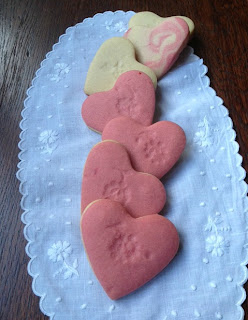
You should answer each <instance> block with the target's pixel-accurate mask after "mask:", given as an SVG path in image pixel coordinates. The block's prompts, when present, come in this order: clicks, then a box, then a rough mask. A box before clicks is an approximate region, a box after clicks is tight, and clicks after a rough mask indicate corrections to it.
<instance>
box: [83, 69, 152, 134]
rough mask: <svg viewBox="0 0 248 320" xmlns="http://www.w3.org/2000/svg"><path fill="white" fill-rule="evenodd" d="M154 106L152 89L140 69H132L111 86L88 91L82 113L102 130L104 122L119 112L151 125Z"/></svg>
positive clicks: (88, 120)
mask: <svg viewBox="0 0 248 320" xmlns="http://www.w3.org/2000/svg"><path fill="white" fill-rule="evenodd" d="M154 108H155V90H154V86H153V84H152V81H151V79H150V78H149V77H148V76H147V75H146V74H145V73H143V72H140V71H136V70H132V71H127V72H125V73H123V74H122V75H120V76H119V78H118V79H117V81H116V83H115V85H114V87H113V88H112V89H111V90H109V91H105V92H97V93H94V94H92V95H90V96H89V97H88V98H87V99H86V100H85V101H84V103H83V106H82V117H83V119H84V121H85V123H86V124H87V126H88V127H89V128H91V129H93V130H95V131H98V132H102V131H103V129H104V127H105V125H106V124H107V123H108V122H109V121H110V120H112V119H114V118H116V117H119V116H127V117H130V118H132V119H134V120H135V121H137V122H139V123H141V124H143V125H150V124H151V123H152V119H153V114H154Z"/></svg>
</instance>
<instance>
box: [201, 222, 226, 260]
mask: <svg viewBox="0 0 248 320" xmlns="http://www.w3.org/2000/svg"><path fill="white" fill-rule="evenodd" d="M222 223H223V221H222V220H221V218H220V217H214V218H213V217H211V216H209V217H208V222H207V224H206V225H205V227H204V231H206V232H209V233H210V235H209V236H208V237H207V238H206V246H205V248H206V251H207V252H208V253H211V255H212V256H213V257H221V256H223V255H224V253H225V251H227V250H228V247H229V246H230V243H229V241H228V240H226V239H225V237H224V236H223V234H221V232H225V231H230V227H225V226H224V227H223V226H222V227H218V226H219V225H220V224H222Z"/></svg>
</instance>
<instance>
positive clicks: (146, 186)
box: [81, 140, 166, 217]
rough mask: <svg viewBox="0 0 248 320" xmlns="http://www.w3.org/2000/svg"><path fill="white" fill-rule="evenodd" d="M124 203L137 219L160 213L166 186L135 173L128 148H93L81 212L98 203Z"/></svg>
mask: <svg viewBox="0 0 248 320" xmlns="http://www.w3.org/2000/svg"><path fill="white" fill-rule="evenodd" d="M97 199H111V200H115V201H118V202H120V203H121V204H122V205H123V206H124V207H125V208H126V209H127V210H128V212H130V214H131V215H132V216H133V217H140V216H142V215H149V214H154V213H159V212H160V211H161V210H162V208H163V206H164V204H165V201H166V193H165V190H164V186H163V184H162V183H161V181H159V180H158V179H157V178H156V177H154V176H152V175H150V174H146V173H140V172H137V171H135V170H134V169H133V168H132V165H131V162H130V159H129V155H128V153H127V151H126V149H125V148H124V147H123V146H122V145H121V144H120V143H118V142H115V141H108V140H106V141H103V142H101V143H98V144H97V145H95V147H93V148H92V149H91V151H90V153H89V155H88V158H87V160H86V163H85V167H84V173H83V182H82V196H81V211H83V210H84V209H85V208H86V206H87V205H88V204H89V203H91V202H92V201H94V200H97Z"/></svg>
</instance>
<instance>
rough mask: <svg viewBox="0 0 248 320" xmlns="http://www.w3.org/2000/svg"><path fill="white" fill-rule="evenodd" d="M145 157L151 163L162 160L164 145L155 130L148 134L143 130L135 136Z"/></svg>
mask: <svg viewBox="0 0 248 320" xmlns="http://www.w3.org/2000/svg"><path fill="white" fill-rule="evenodd" d="M136 142H137V143H138V145H139V146H140V148H141V150H142V152H143V153H144V156H145V158H149V159H150V160H151V162H152V163H156V164H158V163H159V162H164V151H163V150H164V147H163V145H162V142H161V140H160V139H159V137H158V135H157V134H156V132H153V134H152V135H148V134H147V133H146V132H145V131H143V132H141V133H140V134H139V136H138V137H137V138H136Z"/></svg>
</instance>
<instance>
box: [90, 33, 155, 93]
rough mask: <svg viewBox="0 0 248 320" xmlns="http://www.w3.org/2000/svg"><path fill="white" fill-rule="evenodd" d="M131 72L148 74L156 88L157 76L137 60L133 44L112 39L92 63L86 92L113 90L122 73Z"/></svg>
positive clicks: (105, 44)
mask: <svg viewBox="0 0 248 320" xmlns="http://www.w3.org/2000/svg"><path fill="white" fill-rule="evenodd" d="M130 70H138V71H141V72H144V73H146V74H147V75H148V76H149V77H150V78H151V80H152V82H153V85H154V87H155V88H156V86H157V78H156V75H155V74H154V72H153V71H152V70H151V69H150V68H148V67H146V66H144V65H143V64H141V63H139V62H138V61H137V60H136V59H135V50H134V47H133V45H132V43H131V42H130V41H129V40H127V39H124V38H117V37H116V38H111V39H109V40H107V41H105V42H104V43H103V44H102V45H101V47H100V48H99V50H98V51H97V53H96V55H95V57H94V59H93V61H92V62H91V64H90V67H89V70H88V73H87V77H86V81H85V86H84V91H85V93H86V94H88V95H90V94H92V93H95V92H101V91H108V90H110V89H112V88H113V86H114V84H115V82H116V80H117V79H118V77H119V76H120V75H121V74H122V73H124V72H126V71H130Z"/></svg>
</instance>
